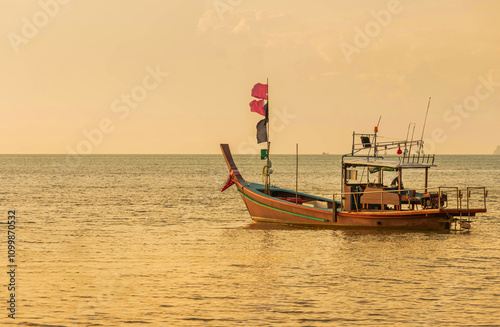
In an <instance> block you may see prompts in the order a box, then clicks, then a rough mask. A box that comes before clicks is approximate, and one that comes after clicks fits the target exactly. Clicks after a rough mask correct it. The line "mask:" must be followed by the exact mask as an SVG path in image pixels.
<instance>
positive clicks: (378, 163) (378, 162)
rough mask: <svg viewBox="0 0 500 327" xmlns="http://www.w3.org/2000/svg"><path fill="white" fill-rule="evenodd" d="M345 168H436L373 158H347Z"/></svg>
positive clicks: (424, 164) (432, 165) (427, 164)
mask: <svg viewBox="0 0 500 327" xmlns="http://www.w3.org/2000/svg"><path fill="white" fill-rule="evenodd" d="M344 165H345V166H362V167H363V166H365V167H380V168H392V169H399V168H430V167H436V165H434V164H432V163H420V162H401V161H400V160H390V159H382V158H374V157H363V158H349V159H346V160H344Z"/></svg>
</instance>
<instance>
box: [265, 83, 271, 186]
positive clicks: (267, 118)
mask: <svg viewBox="0 0 500 327" xmlns="http://www.w3.org/2000/svg"><path fill="white" fill-rule="evenodd" d="M269 107H270V106H269V78H267V112H266V113H265V114H266V120H267V122H266V125H267V169H266V170H267V176H266V190H265V193H266V194H267V195H271V176H270V174H269V169H270V167H269V155H270V152H269V151H270V150H271V142H270V141H269V140H270V128H269V127H270V123H269Z"/></svg>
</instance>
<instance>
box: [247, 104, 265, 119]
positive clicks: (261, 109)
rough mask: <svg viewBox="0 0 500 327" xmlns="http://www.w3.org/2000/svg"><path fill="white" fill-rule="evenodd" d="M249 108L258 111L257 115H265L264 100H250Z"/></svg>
mask: <svg viewBox="0 0 500 327" xmlns="http://www.w3.org/2000/svg"><path fill="white" fill-rule="evenodd" d="M250 110H251V111H252V112H256V113H258V114H259V115H262V116H265V115H266V111H265V109H264V100H253V101H252V102H250Z"/></svg>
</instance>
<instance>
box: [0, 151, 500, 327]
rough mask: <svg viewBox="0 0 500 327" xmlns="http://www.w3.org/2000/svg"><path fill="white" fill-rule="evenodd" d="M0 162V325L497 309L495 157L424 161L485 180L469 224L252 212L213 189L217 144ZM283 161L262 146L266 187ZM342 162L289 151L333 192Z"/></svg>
mask: <svg viewBox="0 0 500 327" xmlns="http://www.w3.org/2000/svg"><path fill="white" fill-rule="evenodd" d="M0 159H1V160H0V167H1V174H0V178H1V185H2V187H1V189H0V208H1V210H2V211H1V212H3V213H2V215H3V217H4V218H3V219H2V220H4V221H3V222H2V223H4V222H6V221H7V210H9V209H16V215H17V223H18V224H17V229H16V232H17V257H16V258H17V264H18V268H17V276H16V279H17V280H16V283H17V290H16V292H17V293H16V297H17V312H16V316H17V318H16V320H15V321H13V320H12V319H9V318H7V314H8V312H7V303H6V302H5V301H2V303H4V305H3V307H4V309H2V310H0V323H1V324H2V325H22V326H139V325H151V326H236V325H240V326H260V325H262V326H266V325H273V326H294V325H295V326H297V325H298V326H301V325H303V326H334V325H342V326H347V325H401V326H404V325H407V326H414V325H426V326H435V325H444V326H446V325H448V326H452V325H498V322H499V321H500V286H499V285H500V260H499V257H500V244H499V243H500V241H499V239H500V222H499V218H500V205H499V194H500V156H440V157H438V159H437V161H436V163H437V164H438V167H437V168H435V169H434V171H432V172H431V176H430V184H431V186H448V185H454V184H458V185H460V186H465V185H471V186H477V185H485V186H487V187H488V188H489V198H488V209H489V211H488V213H487V214H483V215H481V216H480V217H477V218H476V219H474V220H475V221H474V223H473V229H472V231H471V232H468V233H454V232H446V233H438V232H407V231H384V230H318V229H298V228H291V227H285V226H283V227H281V226H275V225H265V224H253V223H252V222H251V219H250V217H249V215H248V213H247V211H246V209H245V206H244V204H243V202H242V201H241V198H240V197H239V195H238V194H237V193H236V191H235V188H234V187H233V188H231V189H229V190H228V191H226V192H224V193H220V192H219V186H220V185H221V184H222V182H223V181H224V179H225V177H226V175H227V168H226V167H225V163H224V160H223V158H222V156H219V155H211V156H137V155H127V156H88V157H81V158H80V160H79V161H77V160H75V158H71V160H69V161H68V160H67V158H66V157H65V156H8V155H3V156H0ZM235 160H236V162H237V164H238V165H239V166H240V171H241V173H242V174H243V176H244V177H245V178H246V179H247V180H250V181H257V182H260V181H261V175H260V172H261V171H262V165H263V163H262V162H261V161H260V160H259V158H258V157H256V156H235ZM294 160H295V159H294V156H275V158H274V159H273V163H274V169H275V171H276V172H275V174H274V175H273V181H272V182H273V184H277V185H279V186H282V187H286V188H292V189H293V188H294V187H295V161H294ZM339 163H340V156H333V155H323V156H301V157H300V168H299V170H300V175H299V188H300V190H302V191H305V192H310V193H313V194H317V195H322V196H326V197H330V196H331V194H332V193H333V192H337V191H339V181H340V166H339ZM2 226H3V227H2ZM0 227H1V228H2V229H3V230H4V232H2V233H1V235H4V237H2V238H1V241H2V243H1V247H2V248H3V249H4V250H3V251H4V255H3V256H2V257H3V258H4V259H2V260H3V266H4V267H5V271H6V270H7V268H6V265H7V264H8V263H7V242H6V234H7V233H6V225H5V224H2V225H0ZM0 251H1V250H0ZM2 275H3V277H0V282H1V284H2V285H3V287H2V293H1V294H2V298H3V299H5V300H7V299H8V292H7V287H6V284H7V282H8V279H7V274H5V273H3V274H2ZM1 306H2V305H0V307H1Z"/></svg>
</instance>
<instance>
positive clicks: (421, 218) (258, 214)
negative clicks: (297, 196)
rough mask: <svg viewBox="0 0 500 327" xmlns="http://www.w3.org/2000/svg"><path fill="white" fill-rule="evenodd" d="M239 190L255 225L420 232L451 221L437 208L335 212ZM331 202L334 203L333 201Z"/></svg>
mask: <svg viewBox="0 0 500 327" xmlns="http://www.w3.org/2000/svg"><path fill="white" fill-rule="evenodd" d="M237 186H238V191H239V193H240V195H241V197H242V199H243V202H244V203H245V205H246V207H247V209H248V212H249V214H250V216H251V217H252V220H253V221H255V222H266V223H277V224H286V225H300V226H310V227H322V228H323V227H324V228H335V227H371V228H403V229H419V230H447V229H450V225H451V224H450V223H451V221H452V220H451V219H450V217H448V215H447V214H446V212H444V211H443V210H440V209H434V210H413V211H396V210H394V211H379V212H374V211H350V212H347V211H338V212H337V215H336V217H335V215H334V212H333V211H332V209H316V208H309V207H305V206H303V205H297V204H295V203H290V202H287V201H283V200H279V199H276V198H273V197H271V196H269V195H266V194H262V193H260V192H255V191H254V190H252V187H248V186H250V185H247V187H246V186H245V185H243V184H239V183H238V184H237ZM332 203H333V201H332Z"/></svg>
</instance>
